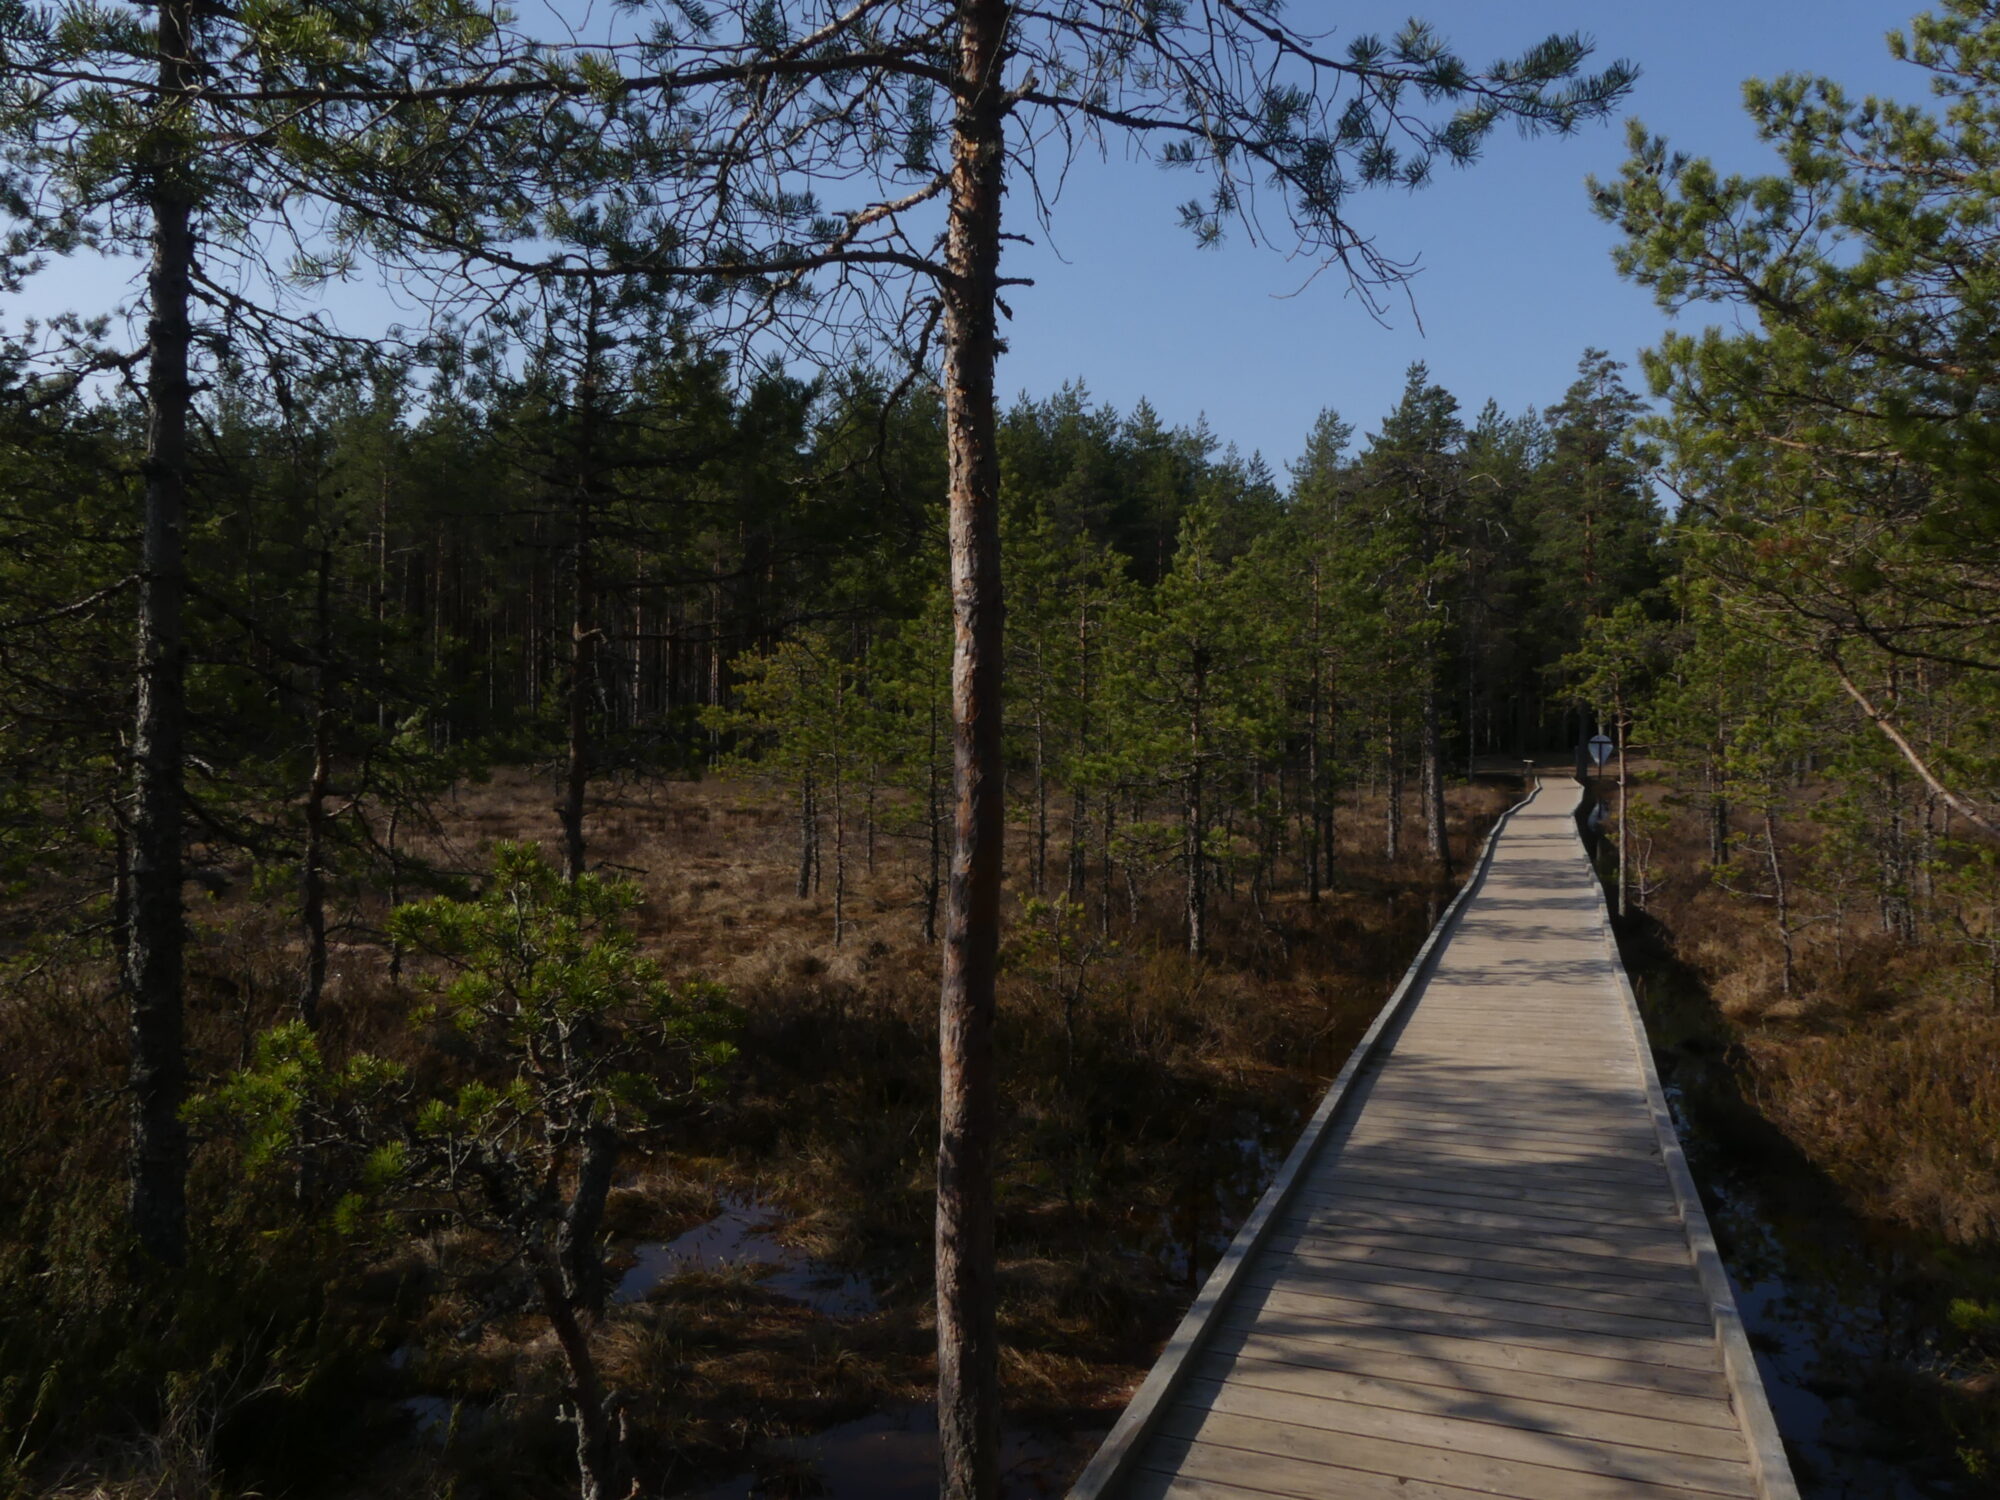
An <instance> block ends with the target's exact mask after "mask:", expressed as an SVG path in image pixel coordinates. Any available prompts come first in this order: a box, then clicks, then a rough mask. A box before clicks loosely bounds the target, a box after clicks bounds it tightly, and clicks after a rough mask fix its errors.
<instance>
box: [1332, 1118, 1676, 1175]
mask: <svg viewBox="0 0 2000 1500" xmlns="http://www.w3.org/2000/svg"><path fill="white" fill-rule="evenodd" d="M1340 1155H1341V1156H1342V1157H1344V1158H1346V1159H1347V1160H1350V1161H1373V1160H1375V1159H1376V1158H1377V1157H1378V1156H1379V1157H1381V1158H1382V1159H1383V1160H1385V1161H1394V1162H1409V1163H1415V1164H1419V1165H1427V1164H1432V1163H1435V1164H1436V1165H1438V1166H1440V1167H1451V1166H1464V1167H1469V1168H1471V1169H1473V1170H1491V1171H1516V1172H1535V1173H1542V1172H1546V1173H1548V1174H1549V1175H1550V1176H1551V1177H1552V1178H1554V1177H1559V1178H1560V1179H1561V1180H1562V1181H1564V1182H1574V1183H1578V1184H1592V1183H1601V1184H1603V1185H1604V1186H1605V1187H1607V1188H1613V1189H1615V1188H1619V1187H1622V1186H1625V1185H1626V1184H1628V1183H1653V1182H1657V1181H1659V1175H1660V1172H1661V1170H1662V1169H1661V1163H1660V1159H1659V1157H1657V1156H1639V1155H1634V1156H1626V1157H1607V1156H1604V1155H1601V1154H1599V1153H1595V1152H1569V1151H1535V1152H1522V1151H1515V1150H1509V1149H1507V1148H1505V1147H1502V1146H1489V1145H1481V1144H1478V1143H1476V1142H1474V1141H1471V1140H1460V1139H1451V1138H1446V1137H1441V1136H1436V1135H1418V1134H1413V1133H1411V1132H1407V1131H1400V1130H1388V1129H1383V1128H1381V1127H1379V1126H1375V1125H1370V1126H1369V1128H1368V1129H1367V1130H1365V1131H1357V1132H1355V1133H1354V1134H1353V1135H1351V1136H1349V1137H1348V1138H1347V1139H1346V1140H1345V1141H1344V1142H1342V1145H1341V1151H1340Z"/></svg>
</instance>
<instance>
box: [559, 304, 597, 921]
mask: <svg viewBox="0 0 2000 1500" xmlns="http://www.w3.org/2000/svg"><path fill="white" fill-rule="evenodd" d="M597 297H598V293H597V291H596V289H595V284H593V289H592V291H591V308H590V321H589V324H588V326H586V327H585V329H584V335H583V336H584V367H583V376H582V378H581V379H580V380H579V381H578V382H577V401H578V407H577V472H576V501H575V510H574V512H573V516H574V519H573V522H572V532H573V535H572V541H573V543H574V547H575V554H574V557H573V559H572V569H573V582H574V584H575V591H576V592H575V601H574V604H575V612H574V614H573V615H572V617H571V620H570V653H569V695H568V696H569V702H568V710H569V758H568V765H567V766H566V767H565V774H564V776H563V799H562V803H561V806H560V807H559V808H558V812H559V814H560V816H561V818H562V830H563V878H564V879H565V880H571V881H574V880H576V879H578V878H580V877H581V876H582V874H583V869H584V846H583V803H584V795H585V793H586V791H587V790H588V788H589V785H590V698H591V694H592V693H593V692H594V691H595V690H596V687H597V630H596V626H595V623H594V621H595V617H596V613H597V596H596V589H597V577H596V572H595V570H594V569H593V568H592V566H591V548H592V546H593V545H594V538H593V536H592V534H591V532H592V526H593V523H594V522H595V520H596V515H595V507H596V500H597V496H596V493H595V490H596V484H597V474H596V461H597V402H598V397H599V390H598V381H599V374H598V355H599V344H600V341H601V337H602V336H601V334H600V332H599V329H598V306H597Z"/></svg>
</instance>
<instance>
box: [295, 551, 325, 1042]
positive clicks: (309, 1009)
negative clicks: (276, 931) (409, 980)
mask: <svg viewBox="0 0 2000 1500" xmlns="http://www.w3.org/2000/svg"><path fill="white" fill-rule="evenodd" d="M332 571H333V554H332V551H331V550H330V549H329V548H327V547H324V546H322V547H321V548H320V549H319V579H318V585H317V589H316V591H315V593H314V598H313V603H314V612H315V616H316V620H315V628H314V640H313V666H312V692H313V713H312V771H311V773H310V775H309V776H308V779H307V781H306V808H305V822H306V847H305V853H304V855H303V857H302V858H301V859H300V861H299V922H300V925H301V926H302V927H303V928H304V929H305V939H306V978H305V988H304V990H303V991H302V992H301V994H300V996H299V1019H300V1020H301V1021H303V1022H305V1023H306V1025H308V1026H310V1027H313V1028H314V1029H318V1026H319V1002H320V997H321V996H322V995H324V994H325V993H326V791H327V782H328V779H329V777H330V776H331V775H332V770H333V764H332V763H333V744H332V739H333V703H332V699H331V695H330V692H329V683H328V676H329V674H330V672H331V671H332V660H331V659H332V656H333V613H332V607H331V606H332V601H331V599H330V598H329V594H330V591H331V578H330V576H329V575H330V574H331V573H332Z"/></svg>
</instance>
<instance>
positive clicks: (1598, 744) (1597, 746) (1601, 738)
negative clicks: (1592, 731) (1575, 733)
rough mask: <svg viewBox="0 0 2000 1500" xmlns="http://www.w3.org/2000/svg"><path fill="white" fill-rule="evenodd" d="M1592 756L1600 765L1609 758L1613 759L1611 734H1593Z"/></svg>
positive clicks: (1591, 741)
mask: <svg viewBox="0 0 2000 1500" xmlns="http://www.w3.org/2000/svg"><path fill="white" fill-rule="evenodd" d="M1590 758H1591V759H1592V760H1594V761H1596V762H1597V764H1598V765H1599V766H1602V765H1603V764H1604V763H1605V762H1606V761H1607V760H1609V759H1611V736H1610V735H1608V734H1596V735H1592V736H1591V738H1590Z"/></svg>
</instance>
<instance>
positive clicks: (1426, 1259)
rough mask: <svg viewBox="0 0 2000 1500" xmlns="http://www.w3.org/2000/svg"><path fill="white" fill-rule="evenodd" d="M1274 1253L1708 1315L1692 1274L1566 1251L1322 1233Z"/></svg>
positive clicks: (1277, 1241) (1277, 1240)
mask: <svg viewBox="0 0 2000 1500" xmlns="http://www.w3.org/2000/svg"><path fill="white" fill-rule="evenodd" d="M1266 1243H1267V1244H1268V1245H1269V1246H1270V1250H1271V1253H1272V1254H1273V1255H1274V1256H1276V1255H1286V1256H1293V1257H1296V1258H1297V1259H1299V1260H1302V1261H1309V1262H1313V1263H1315V1264H1319V1265H1338V1264H1341V1263H1344V1262H1359V1263H1361V1264H1363V1265H1369V1266H1380V1267H1384V1268H1399V1267H1400V1268H1405V1269H1408V1270H1412V1271H1435V1272H1441V1273H1443V1274H1445V1275H1448V1276H1464V1277H1469V1278H1476V1279H1478V1280H1480V1281H1482V1282H1485V1283H1486V1284H1487V1285H1489V1286H1493V1287H1500V1286H1514V1285H1519V1286H1527V1287H1564V1288H1568V1289H1570V1290H1573V1291H1585V1292H1612V1293H1616V1294H1619V1295H1622V1296H1628V1297H1632V1298H1635V1299H1637V1300H1639V1301H1642V1302H1646V1303H1650V1304H1652V1305H1655V1306H1660V1307H1681V1308H1684V1309H1686V1311H1687V1315H1688V1316H1689V1317H1691V1318H1696V1319H1702V1320H1706V1318H1707V1317H1708V1303H1707V1301H1706V1300H1705V1299H1704V1298H1703V1296H1702V1293H1701V1289H1700V1287H1699V1286H1698V1285H1697V1284H1696V1283H1695V1281H1694V1279H1693V1278H1692V1277H1691V1276H1688V1275H1686V1274H1676V1275H1673V1276H1671V1277H1651V1278H1639V1277H1633V1276H1629V1275H1623V1274H1620V1273H1616V1272H1606V1271H1592V1270H1581V1269H1578V1268H1577V1265H1576V1262H1575V1261H1574V1260H1572V1259H1571V1258H1570V1257H1568V1256H1550V1257H1548V1259H1549V1261H1550V1264H1547V1265H1536V1264H1523V1263H1522V1262H1521V1261H1520V1260H1519V1259H1518V1258H1516V1259H1514V1260H1497V1259H1494V1258H1492V1257H1490V1256H1484V1255H1479V1254H1476V1253H1474V1252H1476V1251H1477V1250H1478V1249H1479V1248H1480V1247H1478V1246H1468V1245H1465V1244H1462V1243H1460V1242H1458V1241H1444V1242H1441V1243H1444V1244H1447V1245H1449V1246H1450V1248H1449V1249H1446V1250H1426V1249H1422V1248H1420V1247H1419V1246H1418V1245H1417V1244H1416V1243H1415V1242H1414V1238H1411V1239H1402V1238H1394V1237H1389V1238H1383V1239H1381V1240H1379V1241H1375V1242H1369V1243H1358V1242H1356V1241H1354V1240H1350V1239H1346V1238H1339V1239H1332V1238H1323V1237H1321V1236H1318V1235H1294V1236H1291V1237H1288V1238H1287V1237H1280V1236H1276V1235H1274V1236H1272V1238H1271V1239H1270V1240H1268V1241H1267V1242H1266Z"/></svg>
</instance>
